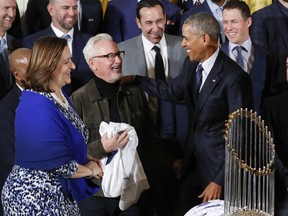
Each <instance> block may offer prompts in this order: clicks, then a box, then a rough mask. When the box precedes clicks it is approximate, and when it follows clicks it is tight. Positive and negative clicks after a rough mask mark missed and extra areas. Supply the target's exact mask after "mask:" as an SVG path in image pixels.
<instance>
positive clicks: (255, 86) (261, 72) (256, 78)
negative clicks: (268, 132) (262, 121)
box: [221, 41, 270, 113]
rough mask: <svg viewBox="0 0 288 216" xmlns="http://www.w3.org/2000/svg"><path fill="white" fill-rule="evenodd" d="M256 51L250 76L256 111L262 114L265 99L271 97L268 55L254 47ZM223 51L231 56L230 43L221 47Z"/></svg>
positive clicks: (259, 48) (261, 49)
mask: <svg viewBox="0 0 288 216" xmlns="http://www.w3.org/2000/svg"><path fill="white" fill-rule="evenodd" d="M252 46H253V49H254V61H253V63H252V68H251V70H250V72H249V76H250V78H251V82H252V90H253V101H254V111H256V112H257V113H260V110H261V105H262V103H263V99H264V97H268V96H270V93H269V87H268V86H267V84H268V83H267V82H268V80H267V77H268V72H267V53H266V52H265V50H264V49H263V48H261V47H259V46H257V45H252ZM221 49H222V50H223V51H224V52H225V53H226V54H227V55H228V56H229V42H228V41H226V42H225V43H224V44H222V45H221Z"/></svg>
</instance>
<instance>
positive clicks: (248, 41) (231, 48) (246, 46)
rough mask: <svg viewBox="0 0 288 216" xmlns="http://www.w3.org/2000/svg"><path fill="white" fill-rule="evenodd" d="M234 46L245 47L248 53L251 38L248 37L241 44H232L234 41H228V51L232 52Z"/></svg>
mask: <svg viewBox="0 0 288 216" xmlns="http://www.w3.org/2000/svg"><path fill="white" fill-rule="evenodd" d="M236 46H242V47H244V48H245V49H246V51H247V52H248V53H249V52H251V47H252V41H251V38H250V37H249V38H248V39H247V40H246V41H245V42H244V43H242V44H234V43H231V42H229V51H230V52H232V51H233V49H234V47H236Z"/></svg>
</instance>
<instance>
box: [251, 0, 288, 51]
mask: <svg viewBox="0 0 288 216" xmlns="http://www.w3.org/2000/svg"><path fill="white" fill-rule="evenodd" d="M282 7H284V6H282ZM280 8H281V7H280V3H279V2H278V0H275V1H274V2H273V3H272V4H271V5H269V6H267V7H264V8H262V9H260V10H258V11H256V12H255V13H253V14H252V20H253V22H252V25H251V27H250V37H251V39H252V41H253V43H254V44H256V45H258V46H261V47H264V48H265V49H266V50H267V51H276V52H277V53H279V54H281V53H285V52H287V50H288V16H285V15H284V14H283V13H282V12H281V10H280ZM286 10H287V9H286ZM287 11H288V10H287Z"/></svg>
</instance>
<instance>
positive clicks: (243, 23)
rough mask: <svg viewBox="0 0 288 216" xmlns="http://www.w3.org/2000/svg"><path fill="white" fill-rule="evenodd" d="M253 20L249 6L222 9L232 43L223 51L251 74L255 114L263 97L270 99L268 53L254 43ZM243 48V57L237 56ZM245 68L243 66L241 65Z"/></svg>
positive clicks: (240, 4) (238, 3)
mask: <svg viewBox="0 0 288 216" xmlns="http://www.w3.org/2000/svg"><path fill="white" fill-rule="evenodd" d="M251 24H252V18H251V13H250V9H249V6H248V5H247V4H246V3H245V2H244V1H237V0H236V1H235V0H234V1H229V2H227V3H226V4H225V6H224V7H223V30H224V32H225V35H226V37H227V38H228V40H229V41H225V43H224V44H222V45H221V49H222V50H223V51H224V52H225V53H226V54H227V55H228V56H230V58H232V59H233V60H235V61H236V62H237V60H238V64H240V66H242V68H243V69H244V70H245V71H246V72H247V73H248V74H249V76H250V78H251V81H252V89H253V100H254V111H256V112H257V113H259V112H260V110H261V105H262V102H263V99H264V97H267V96H269V93H268V89H267V90H266V88H265V86H266V82H267V79H266V77H267V73H268V72H267V53H266V52H265V49H263V48H261V47H259V46H257V45H255V44H254V43H252V41H251V39H250V36H249V27H250V26H251ZM237 48H240V52H241V53H240V54H238V52H237ZM241 64H243V65H241Z"/></svg>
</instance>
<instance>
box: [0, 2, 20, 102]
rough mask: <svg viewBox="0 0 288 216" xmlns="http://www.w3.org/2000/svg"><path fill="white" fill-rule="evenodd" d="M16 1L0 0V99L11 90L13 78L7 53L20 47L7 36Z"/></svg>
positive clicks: (13, 39) (14, 15)
mask: <svg viewBox="0 0 288 216" xmlns="http://www.w3.org/2000/svg"><path fill="white" fill-rule="evenodd" d="M16 7H17V5H16V1H15V0H0V23H1V25H0V40H1V42H0V99H2V98H3V97H4V96H5V95H6V94H7V93H8V91H9V90H10V89H11V88H12V86H13V83H14V78H13V76H12V75H11V73H10V68H9V61H8V56H9V53H10V52H12V51H13V50H14V49H16V48H18V47H19V46H20V43H19V41H17V40H16V39H15V38H13V37H12V36H11V35H8V34H7V31H8V30H9V29H10V28H11V27H12V24H13V22H14V20H15V17H16Z"/></svg>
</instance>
